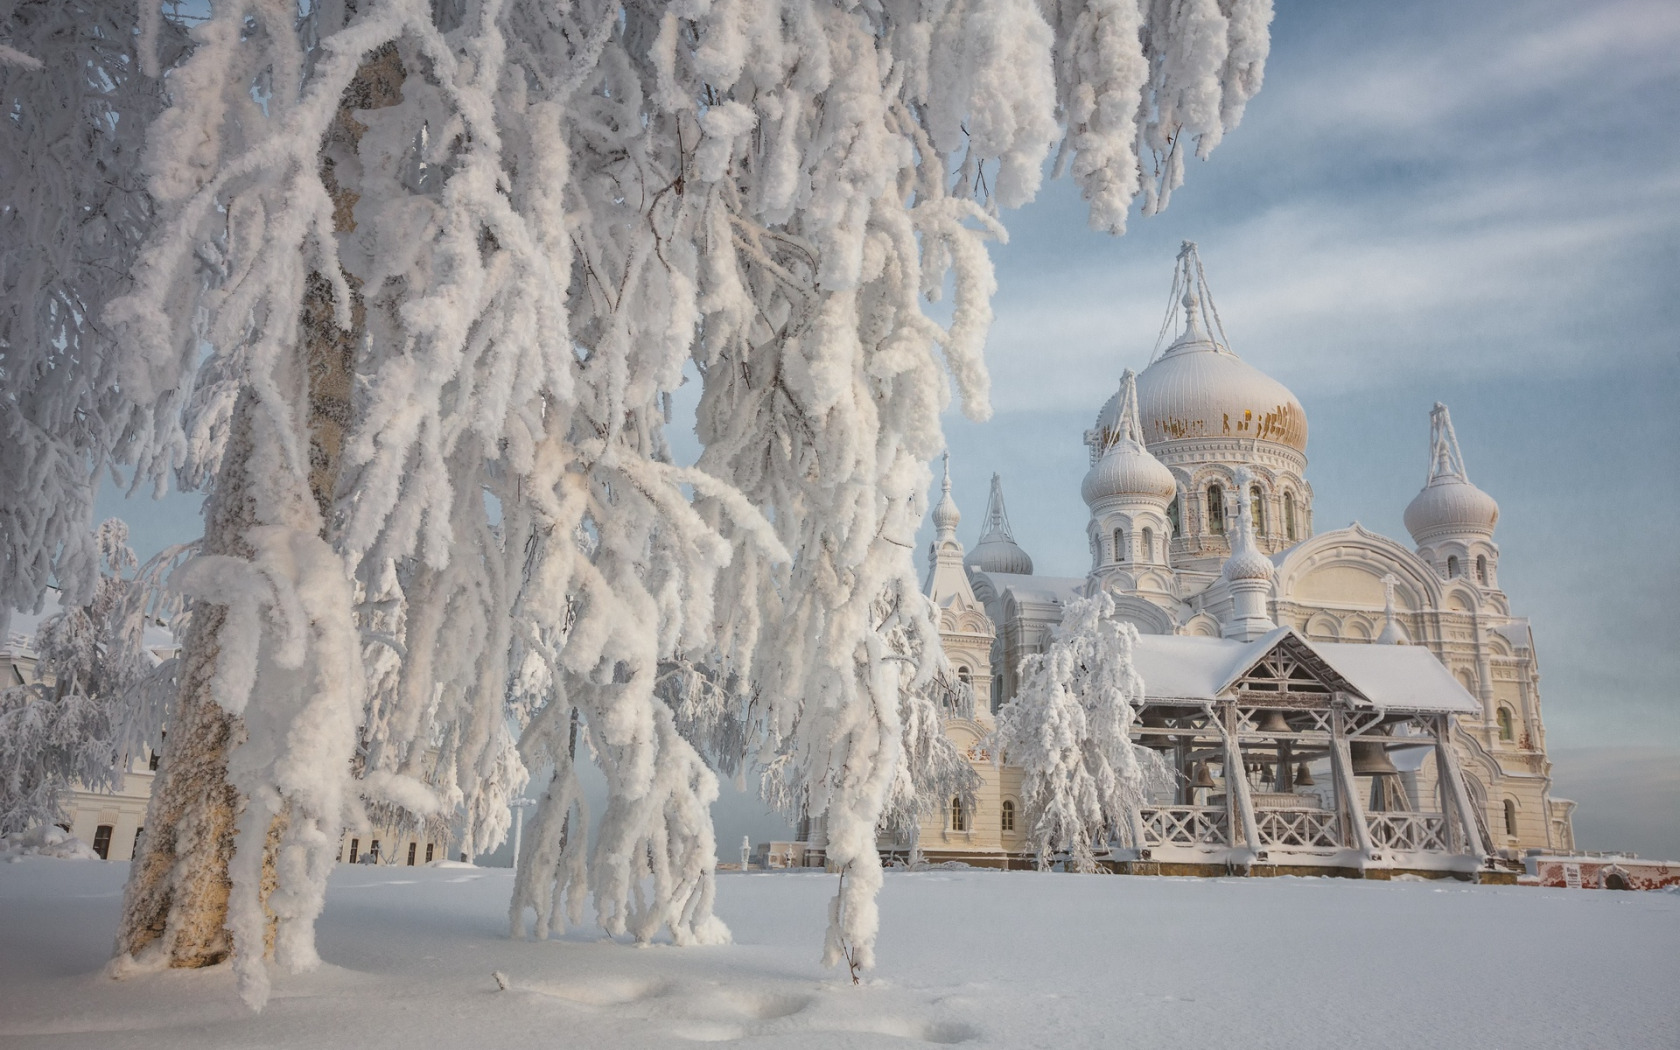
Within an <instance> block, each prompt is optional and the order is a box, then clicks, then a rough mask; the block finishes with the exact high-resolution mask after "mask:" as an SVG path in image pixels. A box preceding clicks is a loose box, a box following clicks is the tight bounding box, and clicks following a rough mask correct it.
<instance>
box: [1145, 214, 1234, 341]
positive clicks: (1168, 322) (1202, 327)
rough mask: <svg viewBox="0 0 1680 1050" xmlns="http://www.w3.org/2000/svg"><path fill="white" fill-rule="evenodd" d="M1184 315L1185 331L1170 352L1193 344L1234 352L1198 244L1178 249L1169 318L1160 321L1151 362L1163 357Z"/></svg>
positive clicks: (1182, 246) (1168, 307)
mask: <svg viewBox="0 0 1680 1050" xmlns="http://www.w3.org/2000/svg"><path fill="white" fill-rule="evenodd" d="M1181 314H1182V316H1183V319H1184V332H1183V334H1181V335H1179V336H1178V338H1176V339H1174V340H1173V342H1172V345H1171V346H1168V347H1167V348H1166V352H1167V353H1170V352H1172V350H1173V349H1174V348H1176V347H1180V346H1193V345H1199V346H1203V347H1207V346H1211V347H1212V348H1213V349H1214V350H1215V351H1218V352H1222V353H1227V354H1228V353H1230V352H1231V344H1230V340H1229V339H1227V338H1226V336H1225V325H1224V323H1223V322H1222V321H1220V319H1219V309H1218V307H1216V306H1214V304H1213V290H1212V289H1211V288H1209V287H1208V280H1207V273H1206V272H1205V271H1203V269H1202V258H1201V256H1200V255H1199V254H1197V252H1196V242H1195V241H1185V242H1183V243H1182V244H1180V245H1179V247H1178V261H1177V263H1176V264H1175V265H1174V267H1173V285H1172V293H1171V294H1170V295H1169V296H1168V297H1167V316H1166V317H1165V318H1164V319H1163V320H1162V321H1161V332H1160V335H1159V336H1157V337H1156V339H1155V353H1154V355H1152V356H1151V358H1150V360H1151V361H1152V362H1153V361H1154V360H1155V359H1156V358H1158V357H1160V356H1162V353H1163V351H1162V349H1161V348H1162V345H1163V344H1164V343H1165V342H1166V340H1167V337H1168V335H1169V334H1171V333H1173V332H1175V331H1177V329H1178V324H1177V321H1178V319H1179V317H1180V315H1181Z"/></svg>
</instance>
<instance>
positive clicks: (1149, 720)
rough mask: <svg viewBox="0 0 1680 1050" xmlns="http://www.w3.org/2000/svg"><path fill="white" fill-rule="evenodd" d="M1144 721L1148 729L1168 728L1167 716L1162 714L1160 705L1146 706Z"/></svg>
mask: <svg viewBox="0 0 1680 1050" xmlns="http://www.w3.org/2000/svg"><path fill="white" fill-rule="evenodd" d="M1142 723H1143V726H1144V728H1146V729H1165V728H1167V716H1166V715H1164V714H1162V713H1161V709H1160V708H1158V707H1149V708H1145V709H1144V712H1143V719H1142Z"/></svg>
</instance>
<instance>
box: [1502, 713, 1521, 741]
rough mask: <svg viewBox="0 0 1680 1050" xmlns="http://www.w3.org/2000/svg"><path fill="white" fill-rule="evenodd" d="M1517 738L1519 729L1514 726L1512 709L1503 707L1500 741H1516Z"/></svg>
mask: <svg viewBox="0 0 1680 1050" xmlns="http://www.w3.org/2000/svg"><path fill="white" fill-rule="evenodd" d="M1516 738H1517V729H1516V726H1515V725H1514V724H1512V720H1511V709H1510V708H1509V707H1501V708H1500V709H1499V739H1501V740H1515V739H1516Z"/></svg>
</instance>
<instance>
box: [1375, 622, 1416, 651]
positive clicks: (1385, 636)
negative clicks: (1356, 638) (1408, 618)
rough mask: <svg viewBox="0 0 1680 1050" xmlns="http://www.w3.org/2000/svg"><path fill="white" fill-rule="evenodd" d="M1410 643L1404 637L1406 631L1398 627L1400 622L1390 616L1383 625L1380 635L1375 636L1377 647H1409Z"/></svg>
mask: <svg viewBox="0 0 1680 1050" xmlns="http://www.w3.org/2000/svg"><path fill="white" fill-rule="evenodd" d="M1411 641H1412V640H1411V639H1410V638H1408V637H1406V629H1405V628H1404V627H1402V626H1400V621H1399V620H1397V619H1395V618H1394V617H1392V616H1390V617H1389V618H1388V622H1386V623H1384V624H1383V629H1382V633H1381V634H1379V635H1377V644H1378V645H1410V644H1411Z"/></svg>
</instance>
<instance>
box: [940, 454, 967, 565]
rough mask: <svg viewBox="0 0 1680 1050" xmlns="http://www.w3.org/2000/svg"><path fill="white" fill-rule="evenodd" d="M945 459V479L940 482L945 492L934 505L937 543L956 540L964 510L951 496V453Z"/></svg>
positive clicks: (941, 489)
mask: <svg viewBox="0 0 1680 1050" xmlns="http://www.w3.org/2000/svg"><path fill="white" fill-rule="evenodd" d="M944 459H945V480H944V481H943V482H942V483H941V484H940V491H941V492H942V493H943V494H942V495H941V496H940V497H939V502H938V503H936V504H934V506H933V527H934V529H935V530H937V532H938V536H937V537H936V538H935V540H934V543H935V544H939V543H945V542H954V541H955V540H956V538H957V525H958V523H960V522H961V521H962V512H961V511H959V510H958V509H957V501H956V500H954V499H952V498H951V453H949V452H947V453H945V456H944Z"/></svg>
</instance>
